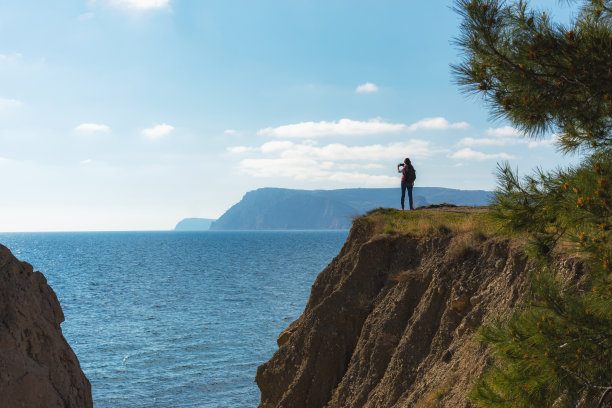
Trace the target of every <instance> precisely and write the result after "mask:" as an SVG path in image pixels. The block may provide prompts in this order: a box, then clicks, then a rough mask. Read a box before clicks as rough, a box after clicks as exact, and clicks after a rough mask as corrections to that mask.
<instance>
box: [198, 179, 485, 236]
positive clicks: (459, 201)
mask: <svg viewBox="0 0 612 408" xmlns="http://www.w3.org/2000/svg"><path fill="white" fill-rule="evenodd" d="M400 196H401V192H400V189H399V186H398V187H397V188H352V189H350V188H349V189H339V190H290V189H285V188H260V189H257V190H254V191H250V192H248V193H246V194H245V195H244V197H243V198H242V200H240V202H238V203H237V204H235V205H234V206H232V207H231V208H230V209H229V210H227V211H226V212H225V213H224V214H223V215H222V216H221V217H220V218H219V219H218V220H217V221H215V222H214V223H213V224H212V225H211V227H210V229H213V230H282V229H285V230H286V229H348V228H350V227H351V223H352V222H353V218H354V217H355V216H357V215H361V214H364V213H365V212H367V211H370V210H373V209H375V208H380V207H391V208H398V207H399V205H400ZM413 197H414V204H415V206H417V207H418V206H426V205H429V204H440V203H449V204H455V205H487V204H488V203H489V201H490V199H491V192H489V191H483V190H455V189H450V188H440V187H415V188H414V191H413ZM406 200H408V198H406ZM406 203H407V201H406ZM406 205H407V204H406Z"/></svg>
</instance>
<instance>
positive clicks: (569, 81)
mask: <svg viewBox="0 0 612 408" xmlns="http://www.w3.org/2000/svg"><path fill="white" fill-rule="evenodd" d="M456 10H457V12H458V13H459V14H460V15H461V16H462V17H463V24H462V27H461V28H462V35H461V37H460V38H459V39H458V40H457V44H458V45H459V46H460V47H461V48H462V50H464V51H465V59H464V61H463V62H462V63H461V64H459V65H456V66H454V67H453V70H454V72H455V74H456V76H457V78H458V82H459V84H460V85H462V87H463V90H464V91H465V92H467V93H478V94H481V95H482V96H483V97H484V99H485V102H486V103H487V104H488V106H489V107H490V110H491V112H492V114H493V115H494V117H500V118H505V119H508V120H510V121H511V122H512V123H513V124H514V125H515V126H517V127H518V128H520V129H521V130H523V131H525V132H527V133H529V134H530V135H533V136H539V135H542V134H543V133H544V132H547V131H558V132H559V137H560V145H559V147H560V148H561V149H562V150H564V151H568V152H569V151H575V150H577V149H579V148H587V149H600V148H603V149H606V148H609V147H610V146H612V138H611V136H610V135H611V132H610V131H611V128H612V122H611V121H610V111H611V109H612V92H611V91H612V89H611V88H612V37H611V36H610V34H611V32H612V18H611V13H612V1H610V0H590V1H583V2H582V7H581V9H580V11H579V17H578V18H577V19H576V21H575V22H574V25H573V26H572V27H564V26H562V25H557V24H553V22H551V20H550V18H549V17H548V15H547V14H546V13H540V12H537V11H532V10H529V9H528V8H527V4H526V2H524V1H519V2H517V3H511V4H510V5H507V4H506V3H505V2H503V1H500V0H459V1H457V3H456Z"/></svg>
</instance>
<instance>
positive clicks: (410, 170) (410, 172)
mask: <svg viewBox="0 0 612 408" xmlns="http://www.w3.org/2000/svg"><path fill="white" fill-rule="evenodd" d="M404 177H405V180H406V181H407V182H409V183H414V180H416V171H415V170H414V167H412V165H408V166H406V167H404Z"/></svg>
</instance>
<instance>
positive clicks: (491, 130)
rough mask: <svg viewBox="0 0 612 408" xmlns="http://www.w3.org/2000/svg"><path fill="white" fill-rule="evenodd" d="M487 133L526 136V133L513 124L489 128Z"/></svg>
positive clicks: (499, 135) (501, 135)
mask: <svg viewBox="0 0 612 408" xmlns="http://www.w3.org/2000/svg"><path fill="white" fill-rule="evenodd" d="M487 135H489V136H496V137H519V136H524V135H525V133H523V132H521V131H520V130H518V129H515V128H513V127H512V126H504V127H500V128H488V129H487Z"/></svg>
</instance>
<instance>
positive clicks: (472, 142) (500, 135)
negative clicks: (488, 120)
mask: <svg viewBox="0 0 612 408" xmlns="http://www.w3.org/2000/svg"><path fill="white" fill-rule="evenodd" d="M486 134H487V135H488V136H493V137H481V138H473V137H465V138H463V139H461V140H460V141H459V142H457V146H506V145H517V144H522V145H527V146H528V147H530V148H533V147H541V146H542V147H548V146H552V145H553V144H554V143H555V141H556V140H557V137H556V135H553V136H552V137H551V138H550V139H544V140H533V139H529V138H528V137H527V136H525V133H523V132H521V131H520V130H518V129H515V128H513V127H512V126H504V127H501V128H489V129H487V131H486Z"/></svg>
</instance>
